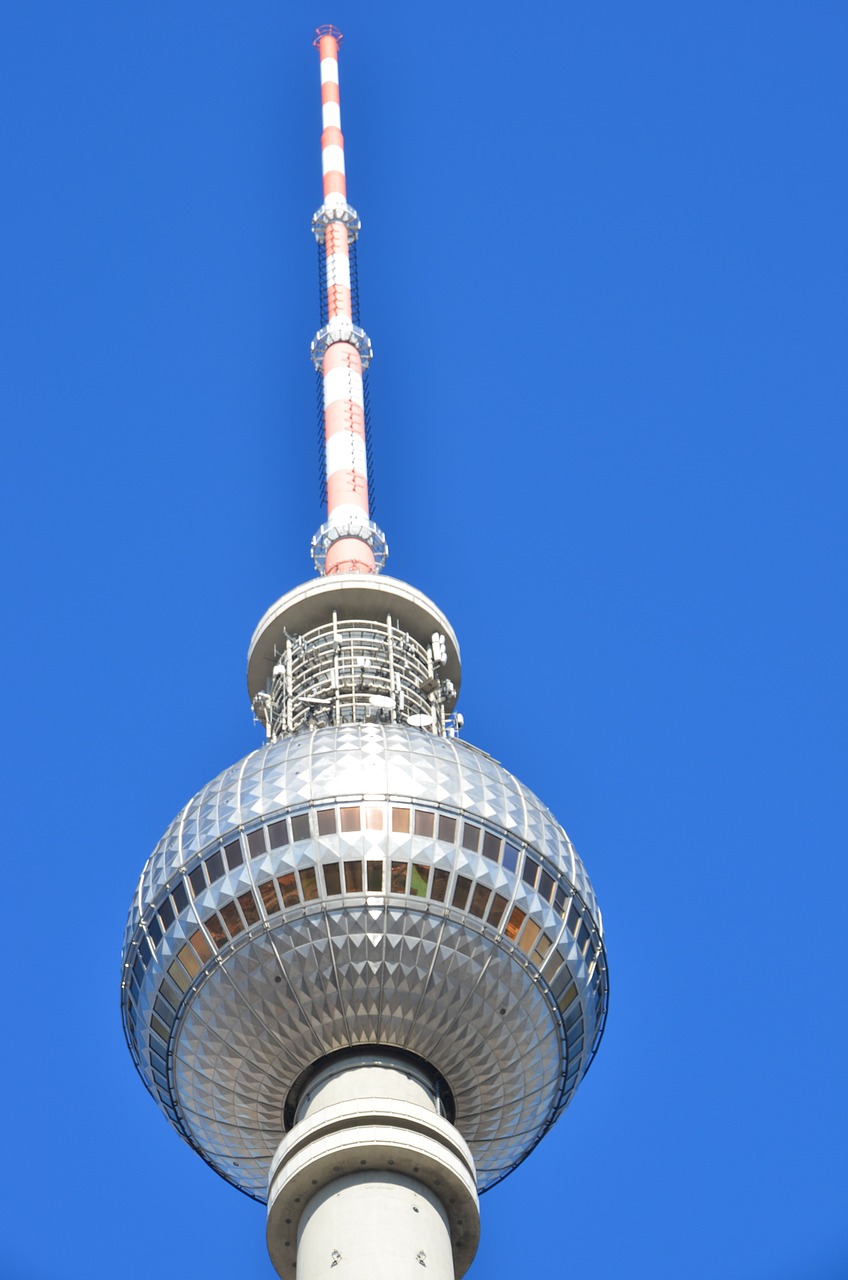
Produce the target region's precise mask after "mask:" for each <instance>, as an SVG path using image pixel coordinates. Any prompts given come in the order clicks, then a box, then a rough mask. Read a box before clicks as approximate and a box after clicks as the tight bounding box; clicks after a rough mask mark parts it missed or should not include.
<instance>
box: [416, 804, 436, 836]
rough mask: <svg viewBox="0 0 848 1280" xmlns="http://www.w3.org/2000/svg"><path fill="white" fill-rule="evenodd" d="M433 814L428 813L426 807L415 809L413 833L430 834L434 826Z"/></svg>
mask: <svg viewBox="0 0 848 1280" xmlns="http://www.w3.org/2000/svg"><path fill="white" fill-rule="evenodd" d="M434 818H435V814H432V813H428V812H427V810H426V809H416V810H415V834H416V835H417V836H432V834H433V828H434Z"/></svg>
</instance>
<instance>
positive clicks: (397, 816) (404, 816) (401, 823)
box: [392, 809, 410, 831]
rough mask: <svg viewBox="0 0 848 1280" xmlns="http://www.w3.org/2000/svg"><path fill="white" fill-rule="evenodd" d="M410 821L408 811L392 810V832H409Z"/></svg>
mask: <svg viewBox="0 0 848 1280" xmlns="http://www.w3.org/2000/svg"><path fill="white" fill-rule="evenodd" d="M409 819H410V813H409V810H408V809H392V831H408V830H409Z"/></svg>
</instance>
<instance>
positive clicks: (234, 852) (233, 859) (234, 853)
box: [224, 840, 244, 871]
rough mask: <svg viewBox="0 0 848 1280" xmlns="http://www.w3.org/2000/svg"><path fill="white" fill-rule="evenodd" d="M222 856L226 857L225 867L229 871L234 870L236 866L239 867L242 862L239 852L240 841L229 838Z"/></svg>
mask: <svg viewBox="0 0 848 1280" xmlns="http://www.w3.org/2000/svg"><path fill="white" fill-rule="evenodd" d="M224 857H225V858H226V859H227V867H228V868H229V870H230V871H234V870H235V869H236V867H240V866H241V864H242V863H243V862H244V858H243V857H242V853H241V841H240V840H231V841H230V843H229V844H225V845H224Z"/></svg>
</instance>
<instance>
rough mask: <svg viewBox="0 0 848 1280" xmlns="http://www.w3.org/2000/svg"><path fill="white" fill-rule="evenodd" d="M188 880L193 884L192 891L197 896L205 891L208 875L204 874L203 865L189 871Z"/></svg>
mask: <svg viewBox="0 0 848 1280" xmlns="http://www.w3.org/2000/svg"><path fill="white" fill-rule="evenodd" d="M188 882H189V884H190V885H191V891H192V893H193V894H194V896H195V898H196V897H197V895H198V894H199V893H203V890H204V889H205V888H206V876H205V875H204V874H203V866H202V865H201V866H199V867H195V868H194V870H193V871H191V872H189V877H188Z"/></svg>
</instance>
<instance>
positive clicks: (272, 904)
mask: <svg viewBox="0 0 848 1280" xmlns="http://www.w3.org/2000/svg"><path fill="white" fill-rule="evenodd" d="M259 893H260V896H261V898H262V905H263V907H264V908H265V914H266V916H273V915H276V913H277V912H278V911H279V910H280V899H279V898H278V897H277V890H276V889H275V887H274V881H273V880H265V881H264V882H263V883H262V884H260V885H259Z"/></svg>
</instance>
